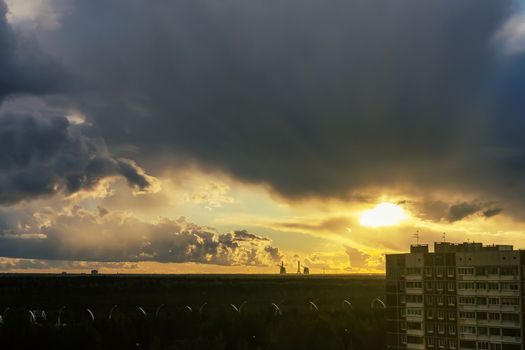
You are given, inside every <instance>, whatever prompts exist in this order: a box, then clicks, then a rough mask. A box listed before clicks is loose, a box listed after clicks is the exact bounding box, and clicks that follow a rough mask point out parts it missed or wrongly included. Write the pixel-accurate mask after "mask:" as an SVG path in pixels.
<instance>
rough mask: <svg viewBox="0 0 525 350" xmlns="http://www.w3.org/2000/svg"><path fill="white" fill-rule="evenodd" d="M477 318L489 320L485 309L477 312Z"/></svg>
mask: <svg viewBox="0 0 525 350" xmlns="http://www.w3.org/2000/svg"><path fill="white" fill-rule="evenodd" d="M476 320H481V321H486V320H487V313H486V312H484V311H478V312H476Z"/></svg>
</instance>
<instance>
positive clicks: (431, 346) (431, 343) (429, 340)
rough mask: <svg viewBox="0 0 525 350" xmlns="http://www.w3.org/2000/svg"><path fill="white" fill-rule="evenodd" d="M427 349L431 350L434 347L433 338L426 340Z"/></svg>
mask: <svg viewBox="0 0 525 350" xmlns="http://www.w3.org/2000/svg"><path fill="white" fill-rule="evenodd" d="M427 347H429V348H433V347H434V338H431V337H428V338H427Z"/></svg>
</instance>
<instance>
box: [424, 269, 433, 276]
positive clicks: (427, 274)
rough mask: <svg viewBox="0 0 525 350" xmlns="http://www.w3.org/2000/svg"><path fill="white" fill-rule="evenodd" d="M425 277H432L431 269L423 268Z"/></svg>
mask: <svg viewBox="0 0 525 350" xmlns="http://www.w3.org/2000/svg"><path fill="white" fill-rule="evenodd" d="M425 276H427V277H432V268H431V267H425Z"/></svg>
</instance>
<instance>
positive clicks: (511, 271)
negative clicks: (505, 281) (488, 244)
mask: <svg viewBox="0 0 525 350" xmlns="http://www.w3.org/2000/svg"><path fill="white" fill-rule="evenodd" d="M499 274H500V275H501V276H517V275H518V267H517V266H502V267H500V269H499Z"/></svg>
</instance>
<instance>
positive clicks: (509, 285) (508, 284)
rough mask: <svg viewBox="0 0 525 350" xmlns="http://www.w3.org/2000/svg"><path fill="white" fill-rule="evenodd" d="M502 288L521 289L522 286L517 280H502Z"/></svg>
mask: <svg viewBox="0 0 525 350" xmlns="http://www.w3.org/2000/svg"><path fill="white" fill-rule="evenodd" d="M500 288H501V290H519V289H520V286H519V284H518V283H515V282H502V283H501V285H500Z"/></svg>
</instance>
